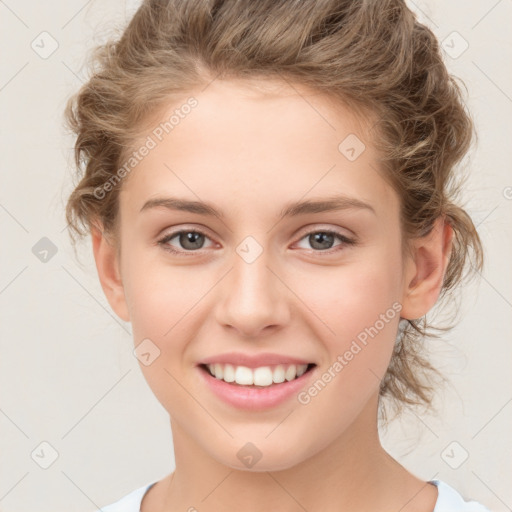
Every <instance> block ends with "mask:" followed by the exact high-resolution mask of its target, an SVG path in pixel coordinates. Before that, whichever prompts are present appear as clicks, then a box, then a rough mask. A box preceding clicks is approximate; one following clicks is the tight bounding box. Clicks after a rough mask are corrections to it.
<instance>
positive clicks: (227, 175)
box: [119, 80, 404, 471]
mask: <svg viewBox="0 0 512 512" xmlns="http://www.w3.org/2000/svg"><path fill="white" fill-rule="evenodd" d="M297 91H300V95H299V94H298V93H297ZM189 96H191V94H190V95H186V96H184V97H183V100H182V101H173V102H172V104H169V105H168V107H169V109H168V111H166V112H165V113H163V114H162V121H165V120H167V119H169V117H170V115H171V114H172V112H173V111H174V110H175V109H176V108H179V107H180V105H183V104H184V103H186V99H187V98H188V97H189ZM193 96H194V97H195V98H196V100H197V105H196V106H195V107H194V108H192V109H187V111H188V110H190V113H188V114H187V115H186V116H183V118H180V120H179V123H178V124H176V126H174V128H173V129H172V131H169V133H167V134H166V133H164V136H162V137H161V139H162V140H158V138H157V137H156V136H155V133H160V132H148V133H146V134H145V135H144V137H142V138H141V140H142V141H144V140H146V141H147V140H148V139H147V136H148V135H150V136H151V138H152V139H154V141H156V145H155V147H153V148H151V150H150V151H149V152H148V154H147V156H145V157H144V158H143V159H141V161H140V162H139V163H138V164H137V166H136V167H135V168H134V170H133V171H132V172H131V174H130V176H129V178H128V179H125V182H124V183H123V187H122V191H121V193H120V199H119V200H120V203H119V204H120V223H119V229H120V231H119V233H120V254H121V258H120V262H119V270H120V275H121V278H122V287H123V292H122V293H123V300H124V301H125V310H126V316H127V319H129V320H130V321H131V322H132V327H133V333H134V341H135V345H136V346H139V344H141V343H145V345H140V347H141V349H142V348H144V350H143V352H149V354H150V355H149V356H146V360H145V362H144V363H142V362H141V369H142V371H143V373H144V376H145V378H146V380H147V382H148V384H149V386H150V387H151V389H152V391H153V392H154V394H155V395H156V397H157V398H158V400H159V401H160V402H161V404H162V405H163V406H164V407H165V409H166V410H167V411H168V412H169V414H170V417H171V422H172V424H173V425H175V427H176V429H177V430H179V431H180V432H182V433H186V436H188V438H189V440H191V441H192V442H193V443H194V444H195V445H196V446H197V447H199V448H200V449H201V450H203V451H204V453H205V455H206V456H210V457H212V458H213V459H215V460H217V461H220V462H221V463H223V464H225V465H227V466H230V467H232V468H240V469H247V467H248V466H247V464H246V463H244V461H243V460H242V459H243V458H242V457H240V453H239V451H240V449H241V448H242V447H245V448H244V449H245V450H249V451H250V450H254V448H253V447H252V446H249V445H246V443H248V442H250V443H252V445H254V447H256V448H257V450H258V451H259V452H260V453H261V454H262V457H261V459H260V461H259V462H258V463H257V464H256V465H255V467H254V470H258V471H263V470H277V469H284V468H288V467H291V466H293V465H296V464H298V463H300V462H301V461H304V460H305V459H307V458H309V457H311V456H312V455H314V454H316V453H318V452H320V450H323V449H324V448H326V447H327V446H329V445H331V444H332V443H335V442H336V441H337V440H339V439H341V438H342V437H343V436H344V435H345V434H346V433H347V432H348V431H349V429H350V428H351V426H353V425H354V424H355V423H356V422H357V421H360V418H362V417H367V418H369V421H371V422H375V415H374V411H375V407H376V397H377V396H378V388H379V382H380V379H381V378H382V377H383V375H384V374H385V372H386V368H387V366H388V364H389V361H390V357H391V353H392V349H393V344H394V341H395V335H396V331H397V326H398V322H399V317H400V307H401V303H402V299H403V296H404V278H403V275H404V261H403V260H402V253H401V232H400V223H399V200H398V197H397V195H396V193H395V192H394V190H393V189H392V188H391V187H390V186H389V184H388V183H387V182H386V181H385V180H384V179H383V177H382V175H381V174H380V169H379V167H380V165H379V157H378V154H377V153H376V152H375V151H374V149H373V148H372V140H371V137H370V135H369V130H368V127H367V124H368V123H365V122H364V120H358V119H357V118H356V117H355V116H354V115H353V114H352V113H351V111H350V110H348V109H346V108H344V107H342V106H340V105H337V106H336V108H334V106H333V104H332V103H330V102H329V101H328V99H327V98H325V97H322V96H320V95H318V94H316V95H314V94H312V93H311V92H309V93H308V92H306V91H305V90H304V89H299V88H298V87H295V88H293V89H292V88H288V87H287V86H284V85H281V86H280V87H277V86H276V87H275V88H274V89H271V88H269V89H268V90H266V91H263V90H258V89H254V88H249V87H248V86H247V84H243V83H241V82H223V81H220V80H217V81H214V82H213V83H212V84H210V86H208V87H207V88H206V89H205V90H204V91H203V92H197V93H194V94H193ZM347 137H348V139H347ZM363 144H364V147H363ZM172 199H179V200H181V201H187V202H196V201H197V202H202V203H207V204H208V205H209V206H210V207H211V208H212V209H215V210H216V212H217V215H215V214H212V213H211V210H209V209H207V208H204V207H203V208H202V209H201V208H199V207H197V205H196V207H195V208H189V209H186V208H184V209H180V208H176V205H177V204H178V203H176V202H175V203H173V202H172V201H171V200H172ZM328 201H331V202H332V203H331V207H329V208H328V207H327V206H328V205H325V204H324V205H319V206H317V207H314V206H311V205H310V206H309V207H308V206H307V205H306V206H304V205H302V207H295V208H294V207H293V205H295V204H296V203H303V202H306V203H307V202H328ZM184 204H185V203H181V206H183V205H184ZM335 204H337V207H336V208H334V207H333V205H335ZM173 205H174V207H173ZM189 206H190V205H189ZM233 354H235V355H237V356H239V357H242V356H247V357H249V358H251V357H252V356H255V357H257V356H261V355H269V354H270V355H272V356H274V359H265V358H263V359H261V360H257V359H248V360H243V359H238V360H236V359H234V356H233ZM155 356H157V357H156V358H154V357H155ZM215 357H218V358H219V361H221V362H222V361H231V360H232V362H233V361H234V362H235V363H236V362H237V361H238V362H240V361H241V362H245V363H247V364H242V365H240V366H247V367H253V368H254V367H262V366H263V367H264V366H268V367H269V368H270V372H271V375H274V372H275V371H276V365H277V363H279V362H280V361H282V362H283V363H284V369H285V370H286V368H287V367H288V366H289V364H290V361H293V360H297V361H298V362H301V363H304V362H305V363H307V364H309V365H310V366H308V371H307V372H306V373H304V374H303V375H302V376H301V377H300V379H298V380H296V381H295V380H291V381H289V382H288V381H287V380H286V379H285V382H284V383H281V384H279V383H278V384H273V385H272V386H270V387H264V388H251V389H250V390H247V388H243V387H241V386H240V385H236V384H233V383H232V384H227V383H221V382H220V380H221V379H216V378H215V377H212V376H209V375H208V374H207V371H206V370H205V368H204V367H202V366H201V365H200V364H201V363H202V362H205V361H208V360H211V358H215ZM141 359H142V358H141ZM148 363H150V364H148ZM313 364H314V367H312V369H309V368H311V366H312V365H313ZM221 366H222V371H223V374H224V373H227V372H228V370H226V367H225V366H223V365H221ZM234 366H235V368H234V370H235V372H236V371H238V372H239V373H238V376H240V375H242V378H243V375H246V373H244V371H243V370H236V364H235V365H234ZM213 369H214V371H215V368H213ZM277 373H279V371H278V372H277ZM251 375H253V374H252V372H251ZM259 375H260V376H262V375H268V371H267V370H260V371H259ZM277 380H279V377H278V378H277ZM315 383H316V384H315ZM218 384H220V386H218ZM279 386H281V387H282V388H283V389H284V388H285V387H288V388H289V389H290V390H291V391H280V390H279V389H278V388H279ZM293 386H294V387H293ZM288 388H287V389H288ZM244 390H245V391H244ZM244 392H247V394H246V395H244V396H243V397H242V399H241V400H239V398H240V393H244ZM263 392H265V393H267V394H266V395H265V398H262V396H263V394H262V393H263ZM258 393H259V394H260V395H258ZM237 397H238V398H237ZM237 400H239V401H238V402H237ZM370 409H371V412H368V411H370ZM365 412H366V413H367V414H366V415H365ZM368 427H369V428H371V425H369V426H368ZM182 435H185V434H182ZM175 442H176V439H175Z"/></svg>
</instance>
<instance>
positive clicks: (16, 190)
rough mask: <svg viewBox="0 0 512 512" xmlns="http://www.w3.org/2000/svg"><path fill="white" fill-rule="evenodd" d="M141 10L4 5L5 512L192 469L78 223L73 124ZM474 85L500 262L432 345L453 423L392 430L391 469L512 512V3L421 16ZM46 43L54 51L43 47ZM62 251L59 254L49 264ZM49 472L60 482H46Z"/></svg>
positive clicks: (485, 231) (74, 2)
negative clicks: (183, 462)
mask: <svg viewBox="0 0 512 512" xmlns="http://www.w3.org/2000/svg"><path fill="white" fill-rule="evenodd" d="M137 5H138V2H134V1H130V2H128V1H123V0H109V1H108V2H105V1H103V2H101V1H99V0H92V1H89V2H87V1H85V0H69V1H67V2H59V1H56V0H48V1H46V2H35V1H27V0H18V1H14V0H5V1H0V39H1V48H2V50H1V64H0V108H1V120H0V137H1V146H0V166H1V178H0V179H1V182H0V226H1V235H2V236H1V241H0V243H1V251H0V258H1V260H0V315H1V316H0V335H1V347H0V349H1V352H0V510H2V511H4V512H29V511H30V512H35V511H53V512H64V511H69V510H73V511H77V512H79V511H84V512H86V511H91V510H93V509H94V508H95V507H96V506H102V505H105V504H108V503H111V502H113V501H115V500H117V499H119V498H120V497H121V496H123V495H125V494H127V493H128V492H130V491H132V490H134V489H135V488H138V487H140V486H142V485H144V484H146V483H150V482H153V481H155V480H157V479H160V478H162V477H163V476H164V475H166V474H167V473H169V472H170V471H172V470H173V468H174V459H173V454H172V438H171V433H170V427H169V418H168V415H167V413H166V411H165V410H164V409H163V408H162V407H161V405H160V404H159V403H158V402H157V400H156V398H155V397H154V396H153V394H152V392H151V390H150V389H149V387H148V386H147V384H146V382H145V380H144V379H143V377H142V374H141V372H140V368H139V363H138V361H137V359H136V358H135V357H134V355H133V352H132V350H133V341H132V338H131V334H130V333H131V329H130V325H129V324H125V323H123V322H122V321H120V320H119V319H118V318H117V317H116V316H115V315H114V314H113V312H112V311H111V310H110V307H109V306H108V303H107V301H106V299H105V297H104V295H103V292H102V290H101V288H100V285H99V282H98V279H97V275H96V270H95V267H94V263H93V260H92V255H91V250H90V243H89V242H87V243H85V244H83V245H82V248H81V249H80V254H81V261H82V262H83V265H82V266H81V265H79V263H78V262H77V260H76V259H75V257H74V254H73V251H72V248H71V245H70V242H69V239H68V232H67V228H66V222H65V220H64V212H63V209H64V204H65V200H66V197H67V195H68V194H69V192H70V191H71V183H72V182H71V174H72V154H71V148H72V144H73V140H72V139H71V138H70V137H69V136H68V135H66V133H65V131H64V129H63V124H62V112H63V109H64V106H65V103H66V100H67V98H68V97H69V95H70V94H72V93H73V92H75V91H76V90H77V89H78V88H79V86H80V85H81V83H82V82H83V81H84V80H85V79H86V75H85V68H84V63H85V59H86V57H87V52H88V51H89V50H90V49H91V48H92V47H93V46H94V45H95V44H97V43H100V42H102V41H103V40H104V39H105V38H106V37H108V36H109V35H110V34H111V33H112V30H113V29H114V28H116V27H117V28H118V29H121V28H122V27H123V26H124V24H125V23H126V21H127V20H128V19H129V17H130V15H131V14H132V13H133V12H134V10H135V8H136V7H137ZM409 5H410V6H411V8H412V9H413V10H414V11H416V12H417V13H418V15H419V18H420V20H421V21H422V22H424V23H426V24H427V25H428V26H430V27H431V28H432V30H433V31H434V32H435V34H436V35H437V37H438V38H439V40H440V41H443V48H444V49H445V50H444V51H445V59H446V64H447V66H448V68H449V70H450V72H452V73H453V74H455V75H456V76H458V77H459V78H461V79H462V80H463V81H464V82H465V83H466V85H467V88H468V94H467V105H468V108H469V110H470V111H471V113H472V115H473V118H474V120H475V122H476V124H477V131H478V133H479V140H478V144H477V145H476V146H475V147H474V148H473V150H472V151H471V153H470V154H469V155H468V157H467V158H466V159H465V160H464V167H465V168H467V169H469V172H470V176H469V180H468V183H467V187H466V190H465V195H464V201H465V204H466V206H467V209H468V211H469V212H470V213H471V215H472V217H473V219H474V222H475V224H476V225H477V226H478V231H479V233H480V235H481V237H482V240H483V243H484V246H485V248H486V258H487V260H486V266H485V270H484V272H483V273H482V275H481V277H479V279H478V280H476V281H474V282H473V283H472V284H471V285H469V286H468V287H467V288H465V291H464V293H463V296H462V299H463V302H462V305H461V321H460V323H459V325H458V327H457V328H456V329H455V330H454V331H452V332H451V333H450V334H448V335H446V336H445V337H444V338H443V339H442V340H440V341H436V342H432V347H431V353H432V359H433V361H434V362H435V364H436V365H437V366H438V367H439V368H440V369H441V370H442V372H443V374H444V375H445V376H446V377H448V378H449V379H450V384H449V385H448V386H447V387H446V388H445V389H444V390H443V393H442V394H441V395H440V399H439V400H438V404H437V405H438V414H437V415H428V416H426V415H423V414H421V415H420V414H416V413H415V412H411V413H409V414H406V415H405V416H404V418H402V420H401V421H397V422H395V423H392V424H391V425H390V426H389V427H388V428H387V429H385V430H383V433H382V436H383V443H384V445H385V446H386V448H387V449H388V450H389V451H390V453H391V454H392V455H393V456H394V457H396V458H397V459H398V460H399V461H401V462H402V463H403V464H404V465H405V466H406V467H408V468H409V469H410V470H411V471H413V472H415V473H416V474H417V475H418V476H420V477H421V478H423V479H432V478H440V479H443V480H445V481H447V482H448V483H450V484H451V485H452V486H454V487H455V488H457V489H458V490H459V492H461V493H462V494H463V495H465V496H469V497H472V498H473V499H477V500H479V501H481V502H483V503H484V504H486V505H487V506H489V507H491V508H492V510H496V511H505V510H511V507H512V487H511V486H510V482H511V467H512V447H511V437H512V435H511V432H512V429H511V423H512V422H511V418H512V403H511V402H512V385H511V384H512V382H511V381H512V376H511V371H510V363H511V361H512V357H511V356H512V344H511V331H512V329H511V321H510V320H511V308H512V282H511V281H512V280H511V275H512V267H511V265H510V261H511V256H512V226H511V221H510V219H511V218H512V215H511V214H512V188H511V187H512V173H511V161H512V158H511V157H512V142H511V136H512V123H511V113H512V79H511V76H512V69H511V67H510V63H511V62H512V44H511V43H512V36H511V31H510V28H509V25H510V20H512V1H511V0H471V1H469V0H451V1H449V2H447V1H443V0H435V1H434V0H429V1H426V0H424V1H421V2H420V1H419V0H418V1H417V2H415V3H412V2H409ZM41 41H43V42H41ZM45 251H46V252H45ZM45 466H46V468H45Z"/></svg>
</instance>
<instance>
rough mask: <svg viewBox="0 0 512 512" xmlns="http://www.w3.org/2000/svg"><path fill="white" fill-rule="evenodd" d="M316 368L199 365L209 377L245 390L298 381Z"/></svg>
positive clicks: (292, 365)
mask: <svg viewBox="0 0 512 512" xmlns="http://www.w3.org/2000/svg"><path fill="white" fill-rule="evenodd" d="M315 367H316V364H315V363H309V364H276V365H268V366H260V367H257V368H249V367H247V366H242V365H240V366H236V365H232V364H227V363H226V364H223V363H215V364H200V365H199V368H200V369H201V370H202V371H204V372H206V373H207V374H208V375H210V376H211V377H214V378H215V379H217V380H220V381H223V382H226V383H228V384H231V385H233V386H239V387H245V388H255V389H258V388H268V387H270V386H272V387H275V386H279V385H281V384H286V383H287V382H290V381H293V380H297V379H300V378H301V377H302V376H303V375H305V374H306V373H309V372H311V371H312V370H313V369H314V368H315Z"/></svg>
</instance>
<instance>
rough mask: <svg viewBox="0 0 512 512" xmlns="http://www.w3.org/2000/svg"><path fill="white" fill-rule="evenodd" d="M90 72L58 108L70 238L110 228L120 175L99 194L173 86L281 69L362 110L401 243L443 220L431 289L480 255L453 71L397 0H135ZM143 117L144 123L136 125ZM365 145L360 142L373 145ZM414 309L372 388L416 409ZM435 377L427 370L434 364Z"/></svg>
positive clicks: (425, 328) (427, 393)
mask: <svg viewBox="0 0 512 512" xmlns="http://www.w3.org/2000/svg"><path fill="white" fill-rule="evenodd" d="M91 62H92V63H93V64H94V69H93V71H92V76H91V77H90V79H89V81H88V82H87V83H86V84H85V85H84V86H83V87H82V88H81V89H80V91H79V92H78V93H77V94H76V95H75V96H73V97H72V98H71V99H70V100H69V102H68V105H67V109H66V119H67V122H68V126H69V127H70V128H71V130H72V131H73V132H74V133H75V134H76V136H77V137H76V144H75V161H76V166H77V168H78V169H79V175H78V178H79V182H78V183H77V185H76V188H75V189H74V191H73V192H72V194H71V196H70V197H69V200H68V204H67V209H66V215H67V220H68V223H69V226H70V235H71V238H72V241H73V242H75V241H76V238H77V237H82V236H84V235H86V234H87V233H88V231H89V229H90V228H91V225H92V224H93V223H94V222H95V220H100V221H101V225H102V226H103V228H104V230H105V232H106V233H115V231H116V220H117V218H118V216H117V209H118V191H119V188H120V187H121V185H122V182H121V180H118V181H117V182H116V183H114V186H113V187H112V190H111V191H109V193H108V194H106V195H105V197H102V198H101V199H99V198H98V197H97V194H96V195H95V190H97V189H98V187H102V186H103V185H104V183H105V182H107V181H108V180H110V182H111V183H112V178H113V177H114V176H115V175H116V171H117V170H118V167H119V166H120V165H121V162H122V161H123V160H122V158H123V155H125V154H126V152H127V151H129V150H130V148H132V149H133V143H134V141H135V140H136V138H137V136H138V135H139V134H140V133H141V128H142V126H143V125H144V123H145V122H146V123H147V120H148V119H149V118H150V117H151V116H153V115H154V113H155V112H157V111H158V110H159V109H160V108H162V107H163V106H165V104H166V103H168V102H169V98H170V97H172V95H174V94H176V95H181V96H182V95H183V94H186V93H187V91H191V90H194V89H197V88H198V87H199V86H200V85H203V86H205V85H206V84H208V83H209V82H210V81H211V80H213V79H215V78H220V79H262V80H265V79H268V80H269V79H277V80H279V79H281V80H286V81H290V82H291V83H295V84H300V85H303V86H305V87H307V88H309V89H310V90H313V91H316V92H319V93H323V94H325V95H326V97H330V98H333V99H334V100H335V101H338V102H343V103H344V104H347V105H350V106H351V107H352V108H353V109H354V111H358V112H366V113H367V114H368V118H371V119H375V120H376V122H375V124H374V126H373V130H374V132H375V134H376V135H375V137H374V138H375V145H376V146H377V147H378V149H379V151H380V153H381V155H382V165H383V168H384V169H385V170H386V172H385V176H386V178H387V179H389V182H390V183H391V184H392V186H393V187H394V189H395V190H396V191H397V193H398V195H399V197H400V200H401V223H402V232H403V234H404V240H405V241H408V240H410V239H412V238H414V237H419V236H423V235H425V234H427V233H428V232H429V231H430V229H431V228H432V225H433V222H434V220H435V219H437V218H438V217H440V216H442V217H445V219H446V220H447V221H448V222H449V223H450V224H451V226H452V227H453V230H454V243H453V250H452V254H451V257H450V261H449V264H448V268H447V272H446V274H445V278H444V283H443V289H442V291H441V296H440V300H441V299H445V298H446V297H448V294H447V292H448V291H450V290H452V289H454V287H455V286H456V285H457V284H459V283H460V282H461V281H462V280H463V278H464V277H466V276H469V275H470V272H468V271H469V270H471V267H473V269H476V270H479V269H481V268H482V265H483V250H482V246H481V243H480V239H479V237H478V234H477V231H476V229H475V226H474V225H473V223H472V221H471V219H470V217H469V216H468V214H467V213H466V212H465V211H464V209H463V208H461V207H460V206H457V205H456V204H455V199H456V193H457V192H458V190H459V188H460V185H461V183H462V181H460V180H459V181H458V182H457V183H456V181H455V176H454V168H455V165H456V164H457V163H458V162H459V161H460V160H461V158H462V157H463V156H464V155H465V154H466V152H467V150H468V149H469V147H470V144H471V141H472V136H473V134H474V130H473V124H472V121H471V118H470V116H469V114H468V113H467V112H466V110H465V107H464V103H463V101H462V94H461V89H460V88H459V85H458V83H457V79H455V77H453V76H451V75H450V74H449V73H448V71H447V69H446V67H445V65H444V63H443V59H442V55H441V52H440V48H439V44H438V41H437V40H436V37H435V35H434V34H433V33H432V32H431V31H430V30H429V29H428V28H427V27H426V26H424V25H423V24H421V23H419V22H418V20H417V19H416V16H415V15H414V13H413V12H412V11H411V10H410V9H409V8H408V7H407V5H406V3H405V1H404V0H358V1H356V0H322V1H321V0H300V1H299V0H258V1H254V0H236V1H235V0H187V1H184V0H168V1H162V0H146V1H144V2H143V3H142V5H141V6H140V8H139V9H138V10H137V12H136V13H135V15H134V16H133V18H132V19H131V21H130V23H129V25H128V27H127V28H126V29H125V30H124V32H123V33H122V36H121V37H120V38H119V39H117V40H112V41H110V42H108V43H106V44H104V45H102V46H100V47H99V48H98V49H97V50H96V51H95V54H94V57H93V59H92V61H91ZM144 126H145V125H144ZM372 142H373V141H372ZM449 328H451V327H434V326H433V325H431V323H430V322H427V320H426V318H425V317H424V318H422V319H419V320H409V321H408V325H407V327H406V328H405V331H404V332H403V334H402V335H401V336H399V337H398V338H397V342H396V346H395V351H394V354H393V356H392V359H391V364H390V366H389V369H388V372H387V374H386V375H385V377H384V378H383V380H382V383H381V396H388V397H390V398H394V399H395V400H394V401H393V402H394V404H395V405H396V406H397V410H400V407H399V406H400V405H401V404H402V403H409V404H418V405H419V404H423V405H427V406H428V405H429V404H430V403H431V400H432V392H433V387H432V385H429V383H428V379H427V377H428V376H429V375H433V373H432V372H434V373H436V372H435V370H434V368H432V366H431V365H430V364H429V362H428V361H427V359H426V358H425V357H424V356H423V355H422V351H423V348H422V344H423V341H424V340H425V339H426V338H427V337H428V336H437V334H434V330H438V331H446V330H448V329H449ZM438 375H439V374H438Z"/></svg>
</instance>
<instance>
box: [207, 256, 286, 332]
mask: <svg viewBox="0 0 512 512" xmlns="http://www.w3.org/2000/svg"><path fill="white" fill-rule="evenodd" d="M283 281H284V282H285V279H284V278H283V276H279V275H278V273H277V272H276V271H275V270H274V269H273V268H271V267H269V261H268V258H267V256H266V252H265V251H263V253H262V254H261V255H260V256H259V257H258V258H257V259H256V260H255V261H253V262H252V263H248V262H246V261H244V259H243V258H241V257H239V255H238V254H235V255H234V258H233V268H232V270H231V272H229V273H228V275H227V276H226V278H225V279H223V281H222V286H221V287H219V290H218V293H219V297H220V299H219V302H218V303H217V308H216V320H217V322H218V323H219V324H220V325H222V326H224V327H229V328H232V329H236V331H237V332H238V334H239V335H240V336H242V337H247V338H257V337H261V336H262V335H264V333H266V332H267V331H268V332H269V333H270V332H273V331H275V330H277V329H279V328H282V326H284V325H286V323H287V322H288V320H289V317H290V311H289V304H288V302H287V297H289V294H290V292H289V289H288V288H287V286H286V285H285V284H284V282H283Z"/></svg>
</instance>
